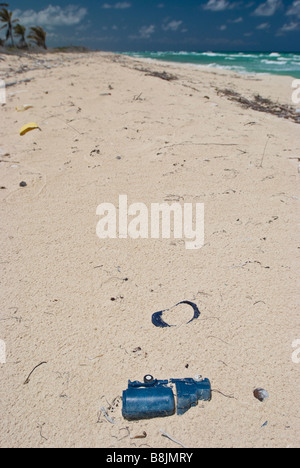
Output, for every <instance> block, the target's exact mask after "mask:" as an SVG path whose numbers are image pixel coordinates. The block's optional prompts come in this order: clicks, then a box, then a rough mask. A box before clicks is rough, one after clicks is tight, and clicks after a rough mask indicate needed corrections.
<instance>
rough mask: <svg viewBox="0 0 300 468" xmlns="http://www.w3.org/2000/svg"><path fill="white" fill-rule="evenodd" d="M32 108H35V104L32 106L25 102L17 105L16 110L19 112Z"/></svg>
mask: <svg viewBox="0 0 300 468" xmlns="http://www.w3.org/2000/svg"><path fill="white" fill-rule="evenodd" d="M32 108H33V106H30V104H24V105H23V106H20V107H16V111H17V112H25V111H27V110H28V109H32Z"/></svg>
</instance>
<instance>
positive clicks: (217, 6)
mask: <svg viewBox="0 0 300 468" xmlns="http://www.w3.org/2000/svg"><path fill="white" fill-rule="evenodd" d="M237 5H238V3H236V2H234V3H232V2H229V1H228V0H209V2H208V3H206V4H205V5H203V8H204V10H210V11H224V10H232V9H233V8H236V6H237Z"/></svg>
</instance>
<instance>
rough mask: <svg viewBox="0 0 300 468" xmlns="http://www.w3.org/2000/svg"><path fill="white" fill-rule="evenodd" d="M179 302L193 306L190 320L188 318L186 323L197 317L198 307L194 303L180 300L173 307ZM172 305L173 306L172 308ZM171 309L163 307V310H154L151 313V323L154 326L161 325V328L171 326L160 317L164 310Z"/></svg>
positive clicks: (198, 313)
mask: <svg viewBox="0 0 300 468" xmlns="http://www.w3.org/2000/svg"><path fill="white" fill-rule="evenodd" d="M181 304H187V305H189V306H191V307H192V308H193V311H194V316H193V318H192V319H191V320H189V322H187V323H191V322H192V321H193V320H195V319H197V318H198V317H200V311H199V309H198V307H197V306H196V304H194V303H193V302H190V301H182V302H179V303H178V304H176V305H175V306H174V307H177V306H179V305H181ZM174 307H173V308H174ZM169 310H171V309H165V310H161V311H159V312H155V313H154V314H153V315H152V323H153V325H155V326H156V327H161V328H166V327H172V326H174V325H169V324H167V323H166V322H165V321H164V320H163V318H162V315H163V313H164V312H167V311H169Z"/></svg>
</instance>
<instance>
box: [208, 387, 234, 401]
mask: <svg viewBox="0 0 300 468" xmlns="http://www.w3.org/2000/svg"><path fill="white" fill-rule="evenodd" d="M212 392H217V393H220V395H223V396H224V397H226V398H231V399H233V400H236V398H235V396H233V395H225V394H224V393H222V392H220V390H216V389H213V390H212Z"/></svg>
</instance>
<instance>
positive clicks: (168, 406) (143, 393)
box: [122, 375, 211, 420]
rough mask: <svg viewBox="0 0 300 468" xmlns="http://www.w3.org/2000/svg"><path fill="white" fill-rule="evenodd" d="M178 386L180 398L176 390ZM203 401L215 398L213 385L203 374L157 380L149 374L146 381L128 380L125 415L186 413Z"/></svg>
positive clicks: (123, 409)
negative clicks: (212, 396)
mask: <svg viewBox="0 0 300 468" xmlns="http://www.w3.org/2000/svg"><path fill="white" fill-rule="evenodd" d="M174 385H175V388H176V398H175V393H174V391H173V389H174ZM199 400H204V401H210V400H211V384H210V381H209V380H208V379H203V378H202V377H201V376H199V377H195V378H194V379H192V378H186V379H170V380H157V379H153V377H152V376H149V375H147V376H145V377H144V382H138V381H134V382H131V381H130V380H129V381H128V389H127V390H125V391H124V392H123V408H122V414H123V417H124V418H125V419H128V420H136V419H150V418H156V417H165V416H172V415H173V414H175V412H176V411H177V414H178V415H182V414H184V413H185V412H186V411H188V410H189V409H190V408H191V407H192V406H196V405H197V403H198V401H199Z"/></svg>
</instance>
